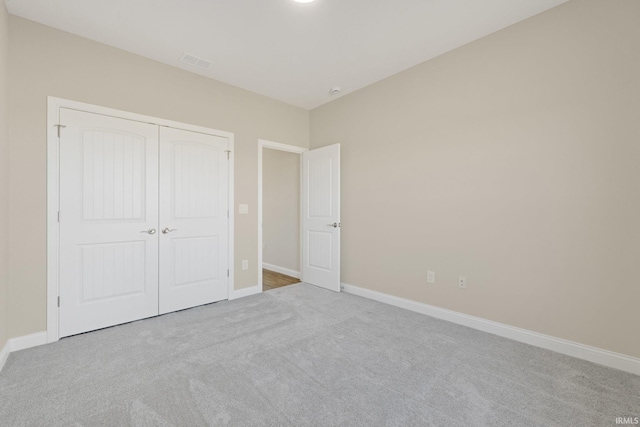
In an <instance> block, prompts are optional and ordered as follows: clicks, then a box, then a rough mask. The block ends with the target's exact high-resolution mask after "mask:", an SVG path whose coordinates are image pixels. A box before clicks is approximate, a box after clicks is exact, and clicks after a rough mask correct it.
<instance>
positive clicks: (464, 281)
mask: <svg viewBox="0 0 640 427" xmlns="http://www.w3.org/2000/svg"><path fill="white" fill-rule="evenodd" d="M458 287H459V288H460V289H467V278H466V277H464V276H458Z"/></svg>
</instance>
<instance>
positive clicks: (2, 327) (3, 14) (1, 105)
mask: <svg viewBox="0 0 640 427" xmlns="http://www.w3.org/2000/svg"><path fill="white" fill-rule="evenodd" d="M8 56H9V16H8V14H7V9H6V7H5V4H4V2H2V3H1V4H0V351H1V350H2V349H3V348H4V346H5V344H6V342H7V338H8V318H7V309H8V306H9V304H8V301H7V281H8V278H9V275H8V270H7V268H8V259H7V257H8V252H7V249H8V240H9V239H8V232H9V225H8V224H9V203H8V199H9V140H8V138H7V109H6V107H7V105H6V101H7V63H8Z"/></svg>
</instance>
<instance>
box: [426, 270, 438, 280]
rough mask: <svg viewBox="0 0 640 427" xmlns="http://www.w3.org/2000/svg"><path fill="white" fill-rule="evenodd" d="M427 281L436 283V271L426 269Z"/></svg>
mask: <svg viewBox="0 0 640 427" xmlns="http://www.w3.org/2000/svg"><path fill="white" fill-rule="evenodd" d="M427 283H436V273H435V272H434V271H427Z"/></svg>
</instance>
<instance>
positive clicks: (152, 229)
mask: <svg viewBox="0 0 640 427" xmlns="http://www.w3.org/2000/svg"><path fill="white" fill-rule="evenodd" d="M141 233H147V234H156V229H155V228H150V229H148V230H144V231H141Z"/></svg>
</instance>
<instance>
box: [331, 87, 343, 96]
mask: <svg viewBox="0 0 640 427" xmlns="http://www.w3.org/2000/svg"><path fill="white" fill-rule="evenodd" d="M340 92H342V89H340V87H338V86H334V87H332V88H331V90H330V91H329V95H331V96H334V95H340Z"/></svg>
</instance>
